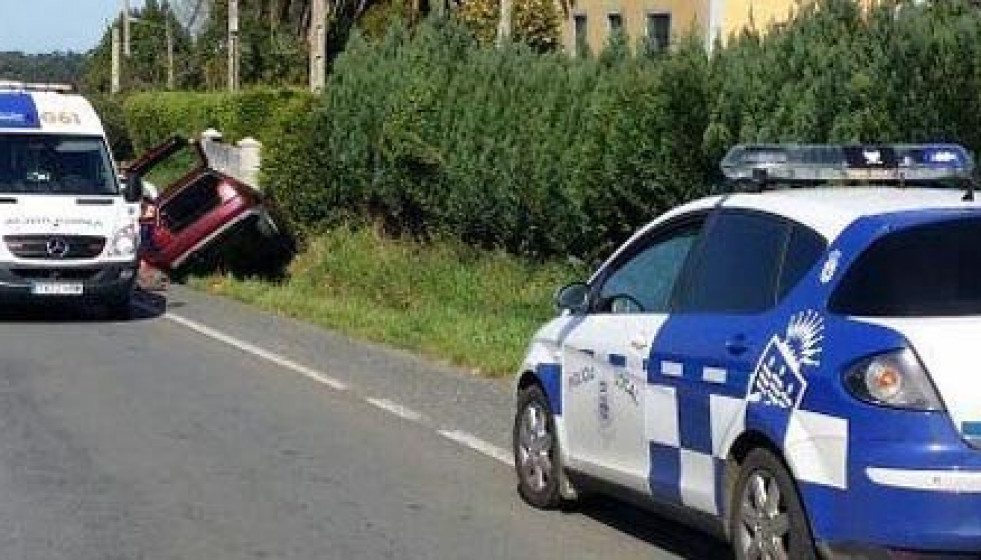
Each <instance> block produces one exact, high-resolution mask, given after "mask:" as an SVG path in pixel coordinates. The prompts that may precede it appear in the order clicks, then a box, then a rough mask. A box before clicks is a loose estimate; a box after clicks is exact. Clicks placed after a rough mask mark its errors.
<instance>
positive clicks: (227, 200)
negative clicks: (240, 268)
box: [128, 136, 278, 271]
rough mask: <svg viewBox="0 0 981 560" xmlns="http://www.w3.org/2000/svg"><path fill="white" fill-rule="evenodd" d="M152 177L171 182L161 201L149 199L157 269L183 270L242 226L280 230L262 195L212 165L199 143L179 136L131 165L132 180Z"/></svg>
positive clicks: (147, 255) (146, 226) (149, 238)
mask: <svg viewBox="0 0 981 560" xmlns="http://www.w3.org/2000/svg"><path fill="white" fill-rule="evenodd" d="M175 167H180V168H181V169H180V170H177V171H175ZM188 167H190V171H187V168H188ZM151 175H152V176H153V178H154V179H155V180H157V181H161V180H162V181H166V186H165V187H163V188H162V189H161V193H160V196H159V197H157V198H152V197H147V199H146V200H147V205H148V207H147V210H148V211H147V212H145V213H144V217H143V219H142V220H141V225H142V226H143V231H144V240H143V241H144V242H143V247H142V252H143V260H144V261H146V262H147V263H148V264H150V265H151V266H154V267H156V268H160V269H162V270H167V271H171V270H175V269H178V268H180V267H181V266H183V265H184V264H186V263H187V262H188V260H189V259H190V258H191V257H194V256H195V255H199V254H201V253H202V252H204V251H205V250H206V249H209V248H211V247H212V246H214V245H215V244H216V243H217V242H219V241H221V240H224V239H226V238H227V237H228V235H229V234H230V233H231V232H233V231H238V230H239V227H240V226H246V225H249V226H253V225H254V226H255V229H257V230H258V231H259V232H260V233H262V234H263V235H264V236H266V237H272V236H275V235H276V233H277V232H278V229H277V227H276V224H275V222H274V221H273V220H272V218H271V217H270V214H269V212H268V210H267V205H266V204H265V202H264V199H263V196H262V194H261V193H260V192H259V191H258V190H256V189H255V188H253V187H251V186H249V185H247V184H245V183H244V182H242V181H240V180H238V179H235V178H234V177H231V176H229V175H227V174H225V173H222V172H220V171H217V170H215V169H214V168H212V167H210V166H209V164H208V159H207V157H206V156H205V153H204V150H203V149H202V147H201V145H200V143H199V142H197V141H188V140H187V139H185V138H182V137H180V136H174V137H172V138H171V139H169V140H167V141H166V142H164V143H162V144H160V145H159V146H156V147H155V148H153V149H151V150H150V151H148V152H147V153H146V154H144V155H143V156H142V157H141V158H140V159H139V160H137V161H136V162H134V163H133V164H132V165H130V166H129V173H128V176H129V177H130V178H131V179H130V180H137V181H140V182H141V183H144V182H145V179H146V178H147V177H148V176H151ZM158 176H159V178H158ZM170 177H179V178H177V179H176V180H171V179H170ZM144 193H146V189H144Z"/></svg>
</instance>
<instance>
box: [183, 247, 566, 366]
mask: <svg viewBox="0 0 981 560" xmlns="http://www.w3.org/2000/svg"><path fill="white" fill-rule="evenodd" d="M584 273H585V271H584V270H582V269H578V268H576V267H573V266H570V265H565V264H560V263H544V264H541V263H539V264H533V263H529V262H527V261H524V260H519V259H517V258H515V257H513V256H509V255H506V254H503V253H497V252H486V251H478V250H476V249H473V248H469V247H466V246H463V245H461V244H456V243H434V244H419V243H413V242H406V241H392V240H387V239H382V238H380V237H379V236H377V235H375V234H374V233H373V232H371V231H369V230H356V231H350V230H346V229H340V230H334V231H331V232H328V233H325V234H321V235H318V236H316V237H314V238H312V239H310V241H309V243H308V245H307V247H306V249H305V250H304V251H303V252H302V253H301V254H299V255H298V256H297V258H296V259H295V260H294V261H293V263H292V265H291V266H290V271H289V275H288V277H287V279H286V280H283V281H279V282H270V281H264V280H257V279H238V278H235V277H233V276H230V275H212V276H207V277H198V278H192V279H190V280H189V282H190V284H191V285H192V286H194V287H197V288H199V289H204V290H206V291H208V292H211V293H214V294H219V295H224V296H228V297H231V298H234V299H237V300H240V301H243V302H246V303H249V304H253V305H256V306H258V307H260V308H262V309H266V310H270V311H273V312H276V313H279V314H282V315H286V316H289V317H294V318H297V319H302V320H306V321H310V322H313V323H316V324H319V325H323V326H325V327H329V328H331V329H335V330H338V331H341V332H344V333H347V334H350V335H353V336H357V337H362V338H366V339H369V340H373V341H375V342H382V343H386V344H390V345H393V346H396V347H399V348H404V349H407V350H412V351H415V352H419V353H421V354H423V355H425V356H428V357H430V358H436V359H439V360H442V361H445V362H448V363H452V364H454V365H459V366H464V367H467V368H469V369H472V370H474V372H475V373H479V374H483V375H489V376H500V375H508V374H511V373H513V372H514V371H515V369H516V368H517V366H518V365H519V362H520V360H521V358H522V355H523V353H524V351H525V349H526V347H527V345H528V342H529V341H530V339H531V335H532V334H533V333H534V332H535V330H536V329H537V328H538V327H539V326H540V325H541V324H542V323H543V322H544V321H546V320H548V319H549V318H550V317H551V316H553V315H554V311H553V307H552V294H553V292H554V291H555V288H556V287H558V286H560V285H562V284H564V283H566V282H568V281H570V280H573V279H577V278H581V277H582V276H584Z"/></svg>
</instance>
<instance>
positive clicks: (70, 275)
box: [0, 261, 138, 301]
mask: <svg viewBox="0 0 981 560" xmlns="http://www.w3.org/2000/svg"><path fill="white" fill-rule="evenodd" d="M137 268H138V263H137V262H135V261H134V262H119V263H111V264H98V265H90V266H74V267H41V266H31V265H20V264H11V263H0V300H4V301H11V300H21V299H29V298H44V299H57V298H71V299H85V300H90V299H92V300H102V299H111V298H117V297H123V296H125V295H126V294H127V293H128V292H131V291H132V290H133V287H134V286H135V283H136V274H137ZM42 284H43V285H49V286H50V285H76V286H77V285H81V293H64V294H51V295H38V294H37V293H36V292H37V289H36V288H37V286H38V285H42Z"/></svg>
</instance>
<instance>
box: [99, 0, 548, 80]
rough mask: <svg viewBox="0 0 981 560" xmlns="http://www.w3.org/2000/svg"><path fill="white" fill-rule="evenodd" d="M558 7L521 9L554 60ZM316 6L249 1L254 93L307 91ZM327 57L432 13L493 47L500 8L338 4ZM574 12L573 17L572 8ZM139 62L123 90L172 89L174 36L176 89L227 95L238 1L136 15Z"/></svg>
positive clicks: (406, 0) (476, 3)
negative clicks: (357, 34)
mask: <svg viewBox="0 0 981 560" xmlns="http://www.w3.org/2000/svg"><path fill="white" fill-rule="evenodd" d="M554 1H555V0H519V1H518V2H517V3H516V5H515V17H514V22H513V25H514V27H515V29H514V34H513V35H514V38H515V39H516V40H518V41H522V42H525V43H527V44H529V45H531V46H532V47H533V48H534V49H536V50H538V51H541V52H545V51H550V50H555V49H557V48H558V47H559V41H558V37H559V23H560V20H559V8H557V7H556V5H555V4H554ZM311 4H312V2H311V0H239V21H240V22H239V25H240V30H239V43H240V45H241V57H240V59H241V65H240V77H241V82H242V84H243V85H245V86H261V87H290V86H299V85H305V84H306V83H307V75H308V74H307V72H308V67H309V62H308V59H309V48H310V46H309V41H308V37H309V33H310V26H311ZM327 6H328V8H327V9H328V13H327V17H326V22H325V34H326V42H327V51H326V53H325V54H326V57H327V62H328V64H331V63H332V62H333V60H334V59H335V57H336V56H338V55H339V54H340V53H341V52H342V51H343V49H344V48H345V45H346V44H347V41H348V37H349V36H350V33H351V31H352V29H353V28H354V27H355V26H356V25H357V26H360V27H361V28H362V30H363V31H364V35H365V36H367V37H375V38H379V37H383V36H384V35H385V32H386V30H387V29H388V28H389V27H390V26H392V25H393V24H395V23H396V22H397V23H398V24H399V25H407V26H408V27H409V28H414V27H415V26H416V25H417V24H418V23H420V22H421V21H423V20H424V19H425V18H426V17H427V16H429V15H430V14H433V15H436V14H439V15H441V16H445V15H450V16H453V17H455V16H459V19H461V20H462V21H466V22H468V23H469V24H471V27H472V29H473V30H474V31H475V33H477V34H478V35H479V36H481V37H484V36H485V35H487V33H485V31H486V30H489V33H490V35H487V36H486V37H485V38H486V40H487V42H490V41H492V40H493V38H494V32H495V31H496V27H497V17H498V15H497V14H498V11H497V8H496V0H464V1H463V2H460V3H453V4H452V5H451V3H449V2H447V1H446V0H436V1H432V2H430V1H428V0H341V1H335V2H328V3H327ZM563 9H564V8H563ZM132 21H133V23H132V25H131V30H132V38H131V45H132V56H130V57H127V58H126V59H125V60H124V64H123V72H122V83H121V85H122V89H123V91H126V92H132V91H159V90H165V89H168V88H169V86H168V82H167V65H168V59H167V56H166V53H167V43H166V32H165V30H166V29H167V28H168V27H169V28H170V30H171V32H172V34H173V42H174V61H175V64H174V66H175V80H174V85H173V88H172V89H175V90H194V91H202V90H203V91H217V90H222V89H225V88H226V87H227V84H228V80H227V57H228V0H171V1H169V2H168V0H146V2H145V5H144V7H143V8H142V9H138V10H134V12H133V20H132ZM111 60H112V32H111V28H110V29H106V32H105V34H104V35H103V37H102V40H101V41H100V43H99V45H98V46H97V47H96V48H95V49H94V50H93V51H92V52H91V53H90V55H89V56H88V58H87V59H86V61H85V68H84V78H83V79H82V82H83V84H84V86H85V88H86V89H87V90H88V91H92V92H109V89H110V80H111V71H112V65H111Z"/></svg>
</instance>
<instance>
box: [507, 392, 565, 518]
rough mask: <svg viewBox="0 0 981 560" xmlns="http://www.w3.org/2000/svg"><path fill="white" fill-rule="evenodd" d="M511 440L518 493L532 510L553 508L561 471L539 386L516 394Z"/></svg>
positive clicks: (558, 501) (549, 414)
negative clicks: (533, 508)
mask: <svg viewBox="0 0 981 560" xmlns="http://www.w3.org/2000/svg"><path fill="white" fill-rule="evenodd" d="M512 437H513V447H514V449H513V450H514V469H515V472H516V473H517V475H518V493H519V494H520V495H521V497H522V499H524V500H525V501H526V502H527V503H528V504H530V505H532V506H534V507H536V508H539V509H555V508H557V507H558V506H559V505H560V504H561V503H562V494H561V484H562V477H563V476H564V472H563V467H562V462H561V455H560V453H559V441H558V437H557V436H556V433H555V420H554V418H553V417H552V410H551V407H549V405H548V399H547V398H545V393H544V392H543V391H542V389H541V387H539V386H537V385H532V386H531V387H528V388H526V389H523V390H522V391H521V392H520V393H519V394H518V412H517V414H516V415H515V417H514V430H513V433H512Z"/></svg>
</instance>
